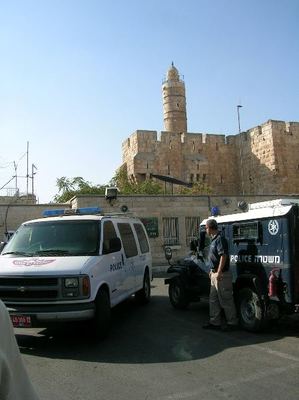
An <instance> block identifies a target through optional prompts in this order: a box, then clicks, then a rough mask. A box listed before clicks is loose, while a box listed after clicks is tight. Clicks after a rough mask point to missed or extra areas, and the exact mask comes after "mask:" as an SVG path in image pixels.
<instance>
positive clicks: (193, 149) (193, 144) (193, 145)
mask: <svg viewBox="0 0 299 400" xmlns="http://www.w3.org/2000/svg"><path fill="white" fill-rule="evenodd" d="M192 151H195V143H194V142H192Z"/></svg>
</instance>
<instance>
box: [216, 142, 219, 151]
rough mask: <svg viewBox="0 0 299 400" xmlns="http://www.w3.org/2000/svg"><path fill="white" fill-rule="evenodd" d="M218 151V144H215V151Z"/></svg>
mask: <svg viewBox="0 0 299 400" xmlns="http://www.w3.org/2000/svg"><path fill="white" fill-rule="evenodd" d="M218 150H219V149H218V143H217V142H216V151H218Z"/></svg>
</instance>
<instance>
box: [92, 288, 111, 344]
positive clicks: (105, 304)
mask: <svg viewBox="0 0 299 400" xmlns="http://www.w3.org/2000/svg"><path fill="white" fill-rule="evenodd" d="M95 303H96V312H95V318H94V321H93V322H94V328H95V336H96V338H97V339H103V338H104V337H106V336H107V334H108V331H109V327H110V319H111V308H110V301H109V295H108V293H107V291H106V290H103V289H100V291H99V293H98V295H97V298H96V301H95Z"/></svg>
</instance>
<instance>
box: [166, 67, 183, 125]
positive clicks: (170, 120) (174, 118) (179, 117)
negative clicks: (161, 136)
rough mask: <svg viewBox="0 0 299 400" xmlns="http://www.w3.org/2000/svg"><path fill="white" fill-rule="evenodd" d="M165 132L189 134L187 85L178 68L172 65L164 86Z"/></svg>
mask: <svg viewBox="0 0 299 400" xmlns="http://www.w3.org/2000/svg"><path fill="white" fill-rule="evenodd" d="M162 93H163V114H164V130H165V131H169V132H187V113H186V96H185V83H184V81H183V80H181V79H180V75H179V72H178V70H177V69H176V67H175V66H174V65H173V63H172V64H171V67H170V68H169V69H168V71H167V74H166V80H165V81H164V82H163V84H162Z"/></svg>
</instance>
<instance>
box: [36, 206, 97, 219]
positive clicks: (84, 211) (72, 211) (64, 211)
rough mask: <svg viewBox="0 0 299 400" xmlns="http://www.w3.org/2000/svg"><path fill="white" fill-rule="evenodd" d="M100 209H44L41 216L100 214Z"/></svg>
mask: <svg viewBox="0 0 299 400" xmlns="http://www.w3.org/2000/svg"><path fill="white" fill-rule="evenodd" d="M101 211H102V209H101V208H100V207H82V208H66V209H62V208H61V209H57V210H44V211H43V213H42V216H43V217H59V216H61V215H92V214H100V213H101Z"/></svg>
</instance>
